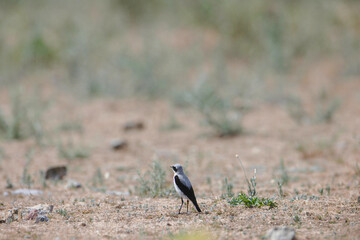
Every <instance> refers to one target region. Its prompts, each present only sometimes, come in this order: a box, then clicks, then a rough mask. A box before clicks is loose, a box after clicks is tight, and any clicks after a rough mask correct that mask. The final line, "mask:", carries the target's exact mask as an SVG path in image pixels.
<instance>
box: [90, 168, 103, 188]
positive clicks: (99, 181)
mask: <svg viewBox="0 0 360 240" xmlns="http://www.w3.org/2000/svg"><path fill="white" fill-rule="evenodd" d="M92 185H93V187H98V186H103V185H104V176H103V174H102V173H101V169H100V168H97V169H96V171H95V174H94V175H93V177H92Z"/></svg>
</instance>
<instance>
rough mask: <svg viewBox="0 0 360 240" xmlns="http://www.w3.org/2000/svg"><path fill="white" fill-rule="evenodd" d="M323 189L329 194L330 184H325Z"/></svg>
mask: <svg viewBox="0 0 360 240" xmlns="http://www.w3.org/2000/svg"><path fill="white" fill-rule="evenodd" d="M325 190H326V193H327V195H328V196H330V185H329V184H327V185H326V187H325Z"/></svg>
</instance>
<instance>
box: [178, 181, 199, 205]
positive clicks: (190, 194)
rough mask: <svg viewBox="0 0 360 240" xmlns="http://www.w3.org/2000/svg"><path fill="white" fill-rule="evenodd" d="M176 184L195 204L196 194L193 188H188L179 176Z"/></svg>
mask: <svg viewBox="0 0 360 240" xmlns="http://www.w3.org/2000/svg"><path fill="white" fill-rule="evenodd" d="M175 183H176V185H177V186H178V187H179V188H180V190H181V191H182V192H183V193H184V194H185V195H186V196H187V197H188V198H189V199H190V200H191V201H192V202H193V201H194V200H195V193H194V189H193V188H192V187H190V188H188V187H187V186H185V185H184V184H183V183H182V182H181V181H180V178H179V176H175Z"/></svg>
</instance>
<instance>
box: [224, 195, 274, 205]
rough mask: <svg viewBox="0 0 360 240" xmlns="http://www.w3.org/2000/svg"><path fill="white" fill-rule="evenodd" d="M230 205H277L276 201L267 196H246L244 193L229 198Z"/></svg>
mask: <svg viewBox="0 0 360 240" xmlns="http://www.w3.org/2000/svg"><path fill="white" fill-rule="evenodd" d="M229 203H230V205H239V204H244V205H245V206H246V207H249V208H252V207H262V206H269V209H271V208H274V207H276V206H277V204H276V202H274V201H273V200H271V199H269V198H259V197H257V196H248V195H246V194H245V193H239V194H238V195H237V196H236V197H233V198H232V199H230V200H229Z"/></svg>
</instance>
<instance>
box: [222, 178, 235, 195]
mask: <svg viewBox="0 0 360 240" xmlns="http://www.w3.org/2000/svg"><path fill="white" fill-rule="evenodd" d="M233 188H234V185H233V184H232V183H231V182H230V181H228V179H227V178H224V181H223V185H222V190H223V193H222V194H221V198H231V197H233V196H234V193H233Z"/></svg>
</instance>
